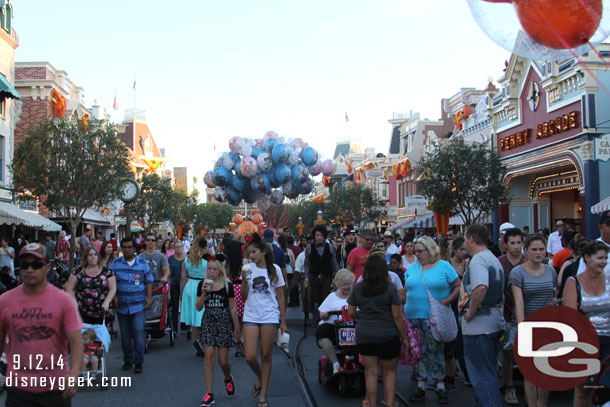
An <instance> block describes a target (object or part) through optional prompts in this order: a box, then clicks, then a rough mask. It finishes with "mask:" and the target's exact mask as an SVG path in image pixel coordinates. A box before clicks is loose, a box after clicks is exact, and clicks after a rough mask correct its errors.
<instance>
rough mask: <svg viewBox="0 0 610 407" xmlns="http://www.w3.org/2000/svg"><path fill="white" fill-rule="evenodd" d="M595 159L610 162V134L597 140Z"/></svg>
mask: <svg viewBox="0 0 610 407" xmlns="http://www.w3.org/2000/svg"><path fill="white" fill-rule="evenodd" d="M595 159H596V160H599V161H608V160H610V133H608V134H605V135H603V136H601V137H598V138H596V139H595Z"/></svg>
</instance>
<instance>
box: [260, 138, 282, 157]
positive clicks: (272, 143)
mask: <svg viewBox="0 0 610 407" xmlns="http://www.w3.org/2000/svg"><path fill="white" fill-rule="evenodd" d="M278 144H280V142H279V140H276V139H269V140H267V141H265V144H264V145H263V147H264V148H265V150H266V151H267V152H268V153H269V154H271V152H272V151H273V149H274V148H275V146H276V145H278Z"/></svg>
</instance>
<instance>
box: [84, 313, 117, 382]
mask: <svg viewBox="0 0 610 407" xmlns="http://www.w3.org/2000/svg"><path fill="white" fill-rule="evenodd" d="M87 329H93V330H94V331H95V332H96V338H95V341H94V343H95V344H96V345H97V349H96V351H95V356H97V359H98V365H97V366H98V367H97V370H93V366H92V365H91V362H89V363H87V366H86V368H85V370H83V371H82V372H81V373H80V374H81V376H85V377H87V376H89V375H94V376H95V379H94V381H96V382H97V384H98V386H97V387H99V389H100V390H108V372H107V367H106V364H107V361H106V352H108V349H109V348H110V334H109V333H108V330H107V329H106V325H105V324H103V323H102V324H101V325H90V324H85V327H84V328H83V329H82V332H84V331H85V330H87ZM104 339H105V340H104Z"/></svg>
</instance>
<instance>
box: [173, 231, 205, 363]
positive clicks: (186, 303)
mask: <svg viewBox="0 0 610 407" xmlns="http://www.w3.org/2000/svg"><path fill="white" fill-rule="evenodd" d="M207 252H208V242H207V240H205V239H204V238H203V237H201V236H197V237H196V238H195V240H194V241H193V244H192V245H191V249H190V250H189V254H188V256H187V257H186V259H185V260H184V263H182V276H181V278H180V299H181V300H182V312H181V314H180V322H183V323H184V324H185V325H189V326H191V330H192V334H193V339H194V341H193V346H194V347H195V349H197V356H201V357H203V355H204V353H203V349H202V348H201V345H199V335H200V332H201V319H202V318H203V310H197V307H196V305H195V302H196V300H197V285H198V284H199V282H200V281H203V280H204V279H205V274H206V269H207V267H208V262H207V261H206V260H205V258H204V256H205V255H206V254H207ZM190 338H191V337H190V335H188V334H187V340H190Z"/></svg>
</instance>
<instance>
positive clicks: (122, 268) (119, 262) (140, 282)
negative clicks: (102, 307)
mask: <svg viewBox="0 0 610 407" xmlns="http://www.w3.org/2000/svg"><path fill="white" fill-rule="evenodd" d="M110 268H111V269H112V271H113V272H114V275H115V277H116V297H117V299H118V300H119V309H118V310H117V311H118V312H119V313H121V314H135V313H138V312H140V311H143V310H144V306H145V305H146V284H149V283H150V284H152V282H153V276H152V273H151V271H150V267H149V266H148V262H147V261H146V260H144V259H142V258H140V257H137V256H136V257H135V262H134V263H133V265H131V266H130V265H129V264H128V263H127V262H126V261H125V258H124V257H119V258H118V259H115V260H114V261H113V262H112V265H111V266H110Z"/></svg>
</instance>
